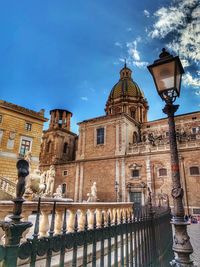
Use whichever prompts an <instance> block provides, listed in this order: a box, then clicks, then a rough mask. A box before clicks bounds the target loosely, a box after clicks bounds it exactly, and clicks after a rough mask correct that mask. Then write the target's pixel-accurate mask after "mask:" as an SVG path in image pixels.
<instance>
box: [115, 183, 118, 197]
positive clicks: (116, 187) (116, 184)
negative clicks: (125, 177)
mask: <svg viewBox="0 0 200 267" xmlns="http://www.w3.org/2000/svg"><path fill="white" fill-rule="evenodd" d="M118 191H119V183H118V182H117V181H115V194H116V202H119V194H118Z"/></svg>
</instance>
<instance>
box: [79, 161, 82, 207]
mask: <svg viewBox="0 0 200 267" xmlns="http://www.w3.org/2000/svg"><path fill="white" fill-rule="evenodd" d="M82 201H83V163H80V184H79V202H82Z"/></svg>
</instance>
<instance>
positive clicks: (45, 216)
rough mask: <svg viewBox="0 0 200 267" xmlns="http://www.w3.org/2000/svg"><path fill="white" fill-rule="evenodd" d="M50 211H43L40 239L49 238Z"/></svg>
mask: <svg viewBox="0 0 200 267" xmlns="http://www.w3.org/2000/svg"><path fill="white" fill-rule="evenodd" d="M49 214H50V211H49V210H46V209H44V210H42V211H41V220H40V227H39V235H40V237H45V236H48V230H49Z"/></svg>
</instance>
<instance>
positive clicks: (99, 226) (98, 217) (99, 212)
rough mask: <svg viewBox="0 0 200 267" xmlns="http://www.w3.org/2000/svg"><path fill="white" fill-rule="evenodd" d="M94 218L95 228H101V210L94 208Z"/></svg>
mask: <svg viewBox="0 0 200 267" xmlns="http://www.w3.org/2000/svg"><path fill="white" fill-rule="evenodd" d="M96 220H97V228H101V220H102V210H101V209H97V210H96Z"/></svg>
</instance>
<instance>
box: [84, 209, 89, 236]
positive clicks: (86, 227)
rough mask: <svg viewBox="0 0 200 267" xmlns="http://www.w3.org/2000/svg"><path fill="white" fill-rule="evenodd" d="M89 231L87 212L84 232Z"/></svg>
mask: <svg viewBox="0 0 200 267" xmlns="http://www.w3.org/2000/svg"><path fill="white" fill-rule="evenodd" d="M87 229H88V216H87V212H86V214H85V226H84V230H85V231H87Z"/></svg>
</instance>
